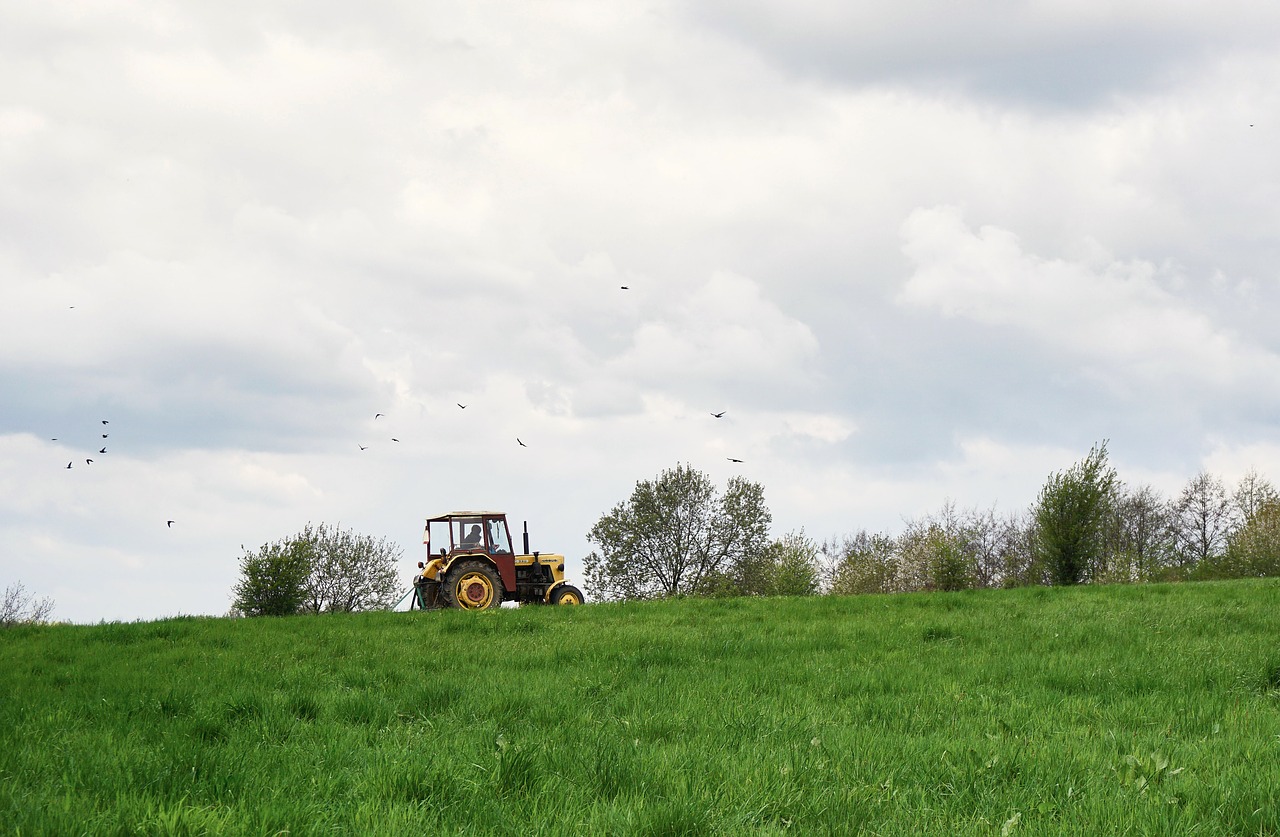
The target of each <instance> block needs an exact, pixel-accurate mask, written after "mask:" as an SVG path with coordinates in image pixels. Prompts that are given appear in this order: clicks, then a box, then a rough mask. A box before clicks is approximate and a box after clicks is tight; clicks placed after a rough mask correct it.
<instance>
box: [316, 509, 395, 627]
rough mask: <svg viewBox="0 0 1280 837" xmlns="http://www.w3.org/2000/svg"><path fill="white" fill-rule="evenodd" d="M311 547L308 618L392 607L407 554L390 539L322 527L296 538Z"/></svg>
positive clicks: (323, 525)
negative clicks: (400, 566) (399, 566)
mask: <svg viewBox="0 0 1280 837" xmlns="http://www.w3.org/2000/svg"><path fill="white" fill-rule="evenodd" d="M295 539H296V540H300V541H305V542H306V543H308V544H309V546H310V549H309V551H310V555H311V570H310V572H309V573H308V575H307V580H306V583H305V584H304V585H303V589H304V590H305V592H306V596H305V598H304V601H303V604H302V609H303V610H305V611H308V612H310V613H325V612H328V613H337V612H342V613H350V612H352V611H358V610H378V609H385V608H389V607H391V606H392V605H393V604H394V603H395V600H396V597H397V594H398V593H399V592H400V590H399V579H398V577H397V573H396V562H398V561H399V560H400V558H401V556H402V555H403V554H404V551H403V550H402V549H401V548H400V547H399V546H397V545H396V544H393V543H391V542H390V541H388V540H387V539H386V538H380V539H379V538H374V537H373V536H371V535H357V534H355V533H354V532H352V531H351V530H349V529H347V530H343V529H340V528H338V527H330V526H328V525H326V524H324V523H321V524H320V525H319V526H312V525H311V524H310V523H308V524H307V525H306V528H304V529H303V530H302V532H300V533H299V534H298V535H296V536H295Z"/></svg>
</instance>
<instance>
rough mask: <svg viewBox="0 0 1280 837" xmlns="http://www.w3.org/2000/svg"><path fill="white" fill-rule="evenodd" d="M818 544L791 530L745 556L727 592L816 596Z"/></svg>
mask: <svg viewBox="0 0 1280 837" xmlns="http://www.w3.org/2000/svg"><path fill="white" fill-rule="evenodd" d="M818 551H819V547H818V544H817V543H815V542H814V541H813V540H811V539H810V538H809V537H807V536H806V535H805V533H804V530H801V531H799V532H788V533H787V534H785V535H783V536H782V537H781V538H779V539H778V540H776V541H774V542H773V543H771V544H769V546H768V547H767V548H765V549H763V550H761V551H760V552H758V553H756V554H755V555H754V556H751V557H750V558H747V559H744V560H743V561H742V562H741V563H740V564H739V565H738V568H737V572H736V573H735V574H734V577H733V578H732V579H730V582H731V583H730V584H729V585H728V587H727V588H726V590H725V592H728V593H732V594H735V595H741V596H812V595H814V594H815V593H817V592H818V586H819V584H818V574H819V571H818Z"/></svg>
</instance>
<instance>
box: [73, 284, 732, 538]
mask: <svg viewBox="0 0 1280 837" xmlns="http://www.w3.org/2000/svg"><path fill="white" fill-rule="evenodd" d="M620 288H621V290H624V291H629V290H631V288H630V286H628V285H621V286H620ZM70 307H71V308H75V306H74V305H72V306H70ZM455 403H456V404H457V405H458V409H460V410H465V409H467V405H466V404H463V403H461V402H455ZM727 412H728V411H727V410H721V411H719V412H712V413H710V415H711V417H712V418H716V419H722V418H724V417H725V415H726V413H727ZM385 416H386V413H374V415H373V418H374V420H375V421H376V420H378V419H380V418H383V417H385ZM101 421H102V428H101V429H102V430H103V431H104V432H102V433H101V436H102V439H101V441H102V443H103V444H102V447H101V448H99V449H98V455H99V456H106V455H107V445H106V441H105V440H106V439H108V438H109V437H110V435H111V434H110V433H107V432H105V430H106V429H107V427H108V426H109V425H110V424H111V421H110V420H109V419H101ZM390 438H391V441H393V442H399V441H400V439H399V438H397V437H395V436H392V437H390ZM50 441H53V442H56V441H58V437H56V436H55V437H53V438H51V439H50ZM516 444H518V445H519V446H520V447H522V448H527V447H528V445H526V444H525V443H524V440H523V439H521V438H520V437H519V436H517V437H516ZM369 447H370V446H369V445H359V448H360V450H362V451H363V450H368V449H369ZM725 458H726V459H727V460H729V461H730V462H733V463H736V464H742V462H743V460H741V459H738V458H736V457H733V456H727V457H725ZM75 462H76V461H75V460H74V459H72V460H71V461H70V462H68V463H67V465H66V468H65V470H68V471H70V470H71V469H72V468H73V467H75ZM84 463H85V465H86V466H89V465H92V464H94V460H93V458H92V457H89V456H86V457H85V460H84ZM174 522H175V521H173V520H166V521H165V527H166V528H169V529H172V528H173V524H174Z"/></svg>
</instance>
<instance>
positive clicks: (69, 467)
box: [67, 462, 71, 471]
mask: <svg viewBox="0 0 1280 837" xmlns="http://www.w3.org/2000/svg"><path fill="white" fill-rule="evenodd" d="M67 470H68V471H70V470H71V463H70V462H68V463H67Z"/></svg>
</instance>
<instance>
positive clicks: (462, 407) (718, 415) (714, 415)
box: [67, 285, 743, 468]
mask: <svg viewBox="0 0 1280 837" xmlns="http://www.w3.org/2000/svg"><path fill="white" fill-rule="evenodd" d="M622 290H624V291H625V290H628V288H627V286H626V285H623V286H622ZM454 403H455V404H457V405H458V409H460V410H465V409H467V405H466V404H463V403H461V402H457V401H455V402H454ZM727 412H728V410H721V411H720V412H718V413H711V414H710V415H711V417H712V418H717V419H721V418H724V417H725V414H726V413H727ZM385 415H386V413H374V414H373V420H374V421H377V420H378V419H380V418H382V417H383V416H385ZM390 438H391V441H393V442H399V441H400V440H399V439H398V438H396V437H395V436H392V437H390ZM516 444H518V445H519V446H520V447H522V448H527V447H529V446H528V445H526V444H525V443H524V442H523V441H522V440H521V439H520V437H519V436H517V437H516ZM358 447H359V448H360V450H368V449H369V445H359V446H358ZM104 453H105V451H104ZM725 459H727V460H729V461H730V462H736V463H738V464H739V465H740V464H742V462H743V460H741V459H736V458H734V457H732V456H726V457H725ZM67 467H68V468H70V467H71V466H70V465H67Z"/></svg>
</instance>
